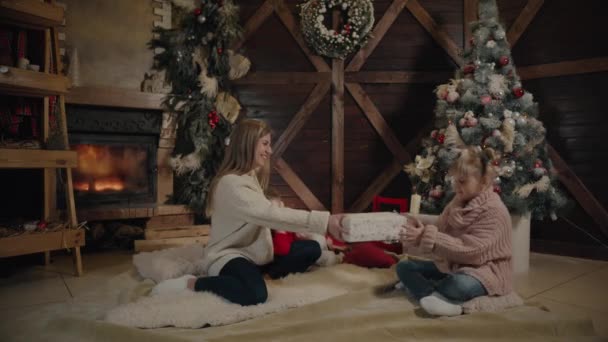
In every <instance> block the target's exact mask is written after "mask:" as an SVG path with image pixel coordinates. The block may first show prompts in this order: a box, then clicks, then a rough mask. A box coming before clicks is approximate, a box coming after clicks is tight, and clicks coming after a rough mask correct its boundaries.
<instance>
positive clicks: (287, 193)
mask: <svg viewBox="0 0 608 342" xmlns="http://www.w3.org/2000/svg"><path fill="white" fill-rule="evenodd" d="M467 1H468V0H463V1H460V0H418V3H419V4H420V6H421V7H422V8H423V9H425V10H426V11H427V12H428V13H429V14H430V16H431V17H432V19H434V21H435V22H436V23H437V24H438V25H439V26H440V27H441V28H442V29H443V30H444V31H445V32H446V33H447V36H448V37H449V38H450V39H451V40H452V41H453V42H454V43H455V44H456V45H457V46H458V47H459V48H463V44H464V43H463V42H464V41H465V38H464V25H463V21H464V16H465V14H464V12H465V5H464V3H465V2H467ZM284 2H285V3H286V4H287V7H288V8H289V10H290V11H291V12H292V14H293V15H294V17H295V18H296V20H297V18H298V15H297V14H298V11H299V10H298V9H297V8H296V5H297V4H298V3H301V2H302V1H300V0H285V1H284ZM238 3H239V5H240V7H241V16H242V22H243V23H246V22H247V21H248V19H249V18H250V17H251V16H252V15H254V13H255V12H256V10H257V9H258V8H259V7H260V6H261V5H262V3H264V1H262V0H247V1H239V2H238ZM391 3H392V1H389V0H376V1H374V6H375V16H376V22H378V20H380V18H381V17H382V16H383V14H384V13H385V11H386V9H387V8H388V7H389V5H390V4H391ZM498 3H499V10H500V13H501V20H502V22H503V24H504V25H505V28H506V29H507V30H508V29H509V28H510V27H511V25H512V24H513V23H514V22H515V21H516V19H517V18H518V17H519V16H520V14H521V12H522V9H523V8H524V6H526V5H527V4H528V3H529V1H528V0H499V1H498ZM538 3H542V6H541V7H540V10H539V11H538V13H537V14H536V16H535V17H534V18H533V20H532V21H531V23H530V24H529V26H528V27H527V29H526V30H524V31H523V34H522V35H521V36H520V37H519V40H518V41H517V44H516V45H515V46H514V48H513V51H512V53H513V58H514V62H515V64H516V66H518V67H520V68H522V67H527V66H535V65H540V64H547V63H557V62H563V61H572V60H580V59H588V58H597V57H608V44H605V43H604V42H605V41H606V37H607V36H608V26H606V25H605V24H604V23H603V21H602V20H601V19H602V18H601V17H602V14H601V13H604V11H602V8H603V7H605V6H603V3H604V1H603V0H588V1H585V2H584V4H576V3H573V2H571V1H567V0H551V1H544V3H543V2H542V1H533V0H532V1H530V5H533V4H538ZM530 5H529V6H530ZM242 49H243V50H244V52H245V54H246V55H247V56H248V57H249V58H250V59H251V61H252V70H251V72H252V73H256V72H314V71H315V68H314V67H313V65H312V64H311V63H310V61H309V60H308V59H307V57H306V56H305V54H304V53H303V52H302V49H301V48H300V47H299V46H298V44H297V43H296V41H295V40H294V39H293V37H292V35H291V34H290V33H289V31H288V30H287V29H286V27H285V25H284V24H283V23H282V22H281V20H280V19H279V17H278V16H277V14H276V13H275V14H272V15H270V17H269V18H268V19H267V20H266V21H265V22H264V23H262V24H261V26H260V28H259V29H258V30H257V31H256V32H255V33H254V34H253V35H252V36H251V37H250V38H249V39H247V40H246V41H245V43H244V44H243V46H242ZM326 62H327V64H328V65H330V66H331V61H330V60H326ZM348 62H349V61H348V60H347V61H346V65H348ZM603 65H604V67H603V70H607V69H608V68H607V67H606V63H604V64H603ZM456 67H457V65H456V63H455V62H454V61H453V60H452V58H451V57H450V56H448V54H446V52H445V50H444V49H443V48H442V47H441V46H439V45H438V44H437V43H436V41H435V40H434V39H433V37H432V36H431V35H430V34H429V33H428V32H427V30H425V28H424V27H423V26H422V25H421V24H420V23H419V21H418V20H417V19H416V18H415V16H414V15H412V14H411V12H410V11H408V9H407V8H406V9H404V10H403V11H402V12H401V13H400V14H399V16H398V17H397V19H396V20H395V23H394V24H393V25H392V27H390V28H389V30H388V32H387V33H386V35H385V36H384V38H383V39H382V40H381V41H380V43H379V45H378V47H377V48H376V49H375V50H374V52H373V53H372V54H371V55H370V56H369V58H368V59H367V61H366V63H365V64H364V65H363V67H362V69H361V70H362V71H391V72H392V71H424V72H429V73H432V75H433V77H430V78H427V79H426V80H422V81H420V82H416V83H402V84H397V83H390V84H389V83H385V84H378V83H375V84H363V83H362V84H361V86H362V88H363V89H364V91H365V92H366V93H367V94H368V96H369V97H370V99H371V100H372V101H373V103H374V104H375V105H376V107H377V108H378V110H379V111H380V113H382V116H383V117H384V119H385V120H386V121H387V123H388V124H389V126H390V127H391V128H393V130H394V131H395V132H396V134H397V137H398V139H399V141H400V142H401V144H402V145H404V146H405V145H407V144H408V142H410V141H411V140H412V139H415V137H416V136H417V135H419V134H420V133H421V132H424V130H427V129H428V127H429V124H430V123H431V122H432V119H433V108H434V95H433V93H432V90H433V89H434V87H435V86H437V85H438V84H440V83H444V82H445V81H447V79H448V78H449V77H450V76H451V74H452V73H453V71H454V70H455V68H456ZM522 70H523V69H522ZM558 74H559V72H558ZM607 76H608V72H607V71H600V72H593V73H584V74H574V75H567V76H561V77H547V78H534V79H530V80H527V81H524V87H526V88H527V89H528V90H529V91H531V92H532V93H533V94H534V96H535V98H536V99H537V101H539V103H540V106H541V119H542V120H543V121H544V122H545V125H546V127H547V129H548V138H549V142H550V143H551V144H552V145H553V146H554V147H555V148H556V150H557V151H558V153H559V154H560V155H561V156H562V158H564V159H565V161H566V162H567V163H568V164H569V165H570V166H571V168H572V169H573V170H574V171H575V172H576V173H577V175H578V176H579V177H580V179H581V180H582V181H583V183H584V184H585V185H586V186H587V187H588V188H590V189H591V191H592V193H593V194H594V195H595V196H596V197H597V199H598V200H599V201H600V203H601V204H602V205H603V207H604V209H605V208H606V205H607V204H608V191H607V190H608V179H607V178H606V176H605V173H606V171H605V169H604V168H605V167H606V164H607V163H608V162H607V158H606V157H608V153H607V152H608V147H606V146H608V144H605V143H604V141H603V133H604V132H606V130H607V129H608V118H607V117H606V115H603V114H605V109H604V108H605V107H603V106H602V99H603V98H605V97H606V94H607V93H608V85H607V84H608V82H607V81H608V77H607ZM314 86H315V85H314V84H240V85H238V86H237V87H236V88H237V92H238V97H239V99H240V101H241V103H242V104H243V107H244V112H245V113H246V115H247V116H248V117H256V118H262V119H265V120H267V122H269V123H270V125H271V126H272V128H273V130H274V132H275V139H276V138H278V137H279V136H280V135H281V133H282V132H283V131H284V130H285V128H286V127H287V125H288V124H289V122H290V120H291V119H292V117H293V116H294V114H295V113H296V112H297V111H298V110H299V109H300V106H301V105H302V104H303V103H304V101H305V100H306V99H307V97H308V96H309V94H310V92H311V90H312V89H313V88H314ZM344 112H345V114H344V145H345V151H344V169H345V172H344V207H345V208H346V209H347V210H348V208H350V207H351V205H352V204H353V203H354V202H355V201H356V199H357V198H358V197H359V196H360V195H361V193H362V192H363V191H365V190H366V189H367V187H368V186H369V185H370V183H371V182H372V181H374V180H375V179H376V178H377V177H378V176H379V174H380V173H381V172H382V171H383V170H384V169H386V168H387V166H388V165H390V164H391V162H392V160H393V155H392V153H391V152H390V151H389V149H388V148H387V147H386V145H385V144H384V143H383V141H382V140H381V139H380V137H379V136H378V134H377V133H376V131H375V130H374V129H373V127H372V126H371V124H370V122H369V121H368V119H367V118H366V117H365V116H364V115H363V112H362V110H361V109H360V107H359V106H358V105H357V103H356V102H355V101H354V100H353V98H352V97H351V96H350V94H349V93H348V92H347V91H346V92H345V99H344ZM331 123H332V109H331V92H328V93H327V94H326V95H325V97H324V98H323V99H322V100H321V103H320V104H319V106H318V107H317V108H316V109H315V110H314V112H313V113H312V115H311V118H310V120H308V121H307V122H306V124H305V125H304V127H303V129H302V130H301V131H300V132H299V133H298V134H297V136H296V137H295V138H294V140H293V141H292V142H291V144H290V145H289V146H288V148H287V150H286V151H285V153H284V155H283V158H284V159H285V161H286V162H287V163H288V164H289V166H290V167H291V168H292V169H293V171H294V172H295V173H296V174H297V175H298V176H299V177H300V178H301V179H302V181H303V182H304V183H305V184H306V185H307V186H308V187H309V188H310V190H311V191H312V193H313V194H314V195H315V196H316V197H317V198H318V199H319V200H320V201H321V203H322V204H323V206H325V208H331V184H332V170H331V136H332V129H331ZM424 133H426V132H424ZM415 151H416V149H414V152H415ZM272 184H273V186H275V188H276V189H277V190H279V192H280V193H281V195H282V196H283V198H284V200H285V201H286V202H287V203H288V204H289V205H291V206H294V207H299V208H304V207H306V206H305V205H304V203H303V202H302V201H301V199H300V197H299V196H298V195H297V194H295V193H294V191H293V190H292V189H291V188H290V187H289V186H288V185H287V184H286V183H285V181H284V180H283V178H282V177H281V176H279V175H278V174H273V177H272ZM409 188H410V185H409V182H408V180H407V177H406V176H405V174H404V173H400V174H399V175H397V177H395V179H394V180H393V181H392V182H390V184H389V185H388V186H387V187H386V188H385V189H384V190H383V192H382V193H383V194H385V195H391V196H396V197H409V194H410V193H409ZM574 202H575V201H574ZM564 217H565V218H566V219H567V220H569V221H570V222H572V223H574V224H576V225H577V226H579V227H580V228H582V229H584V230H586V231H588V232H589V233H590V234H592V235H593V236H595V237H596V238H598V239H599V240H600V241H601V242H602V243H604V244H608V238H607V237H606V235H605V234H604V232H603V231H602V230H601V229H600V228H599V226H598V225H597V224H596V223H595V221H594V220H593V219H591V218H590V217H589V216H588V215H587V214H586V213H585V212H584V211H583V210H582V209H581V208H580V206H578V205H577V204H574V205H573V208H572V210H571V211H570V212H569V213H568V214H566V215H564ZM533 238H534V241H533V246H534V248H535V249H536V250H542V251H550V252H554V253H555V252H557V253H564V254H576V255H587V256H595V257H604V258H606V257H608V253H606V251H608V248H604V247H600V246H601V244H600V243H598V242H596V241H595V240H593V239H592V238H590V237H589V236H588V235H587V234H585V233H583V232H581V231H580V230H579V229H577V228H575V227H573V226H572V224H570V223H567V222H566V221H565V220H564V219H562V218H560V219H559V220H558V221H556V222H534V223H533ZM581 246H583V247H582V248H581Z"/></svg>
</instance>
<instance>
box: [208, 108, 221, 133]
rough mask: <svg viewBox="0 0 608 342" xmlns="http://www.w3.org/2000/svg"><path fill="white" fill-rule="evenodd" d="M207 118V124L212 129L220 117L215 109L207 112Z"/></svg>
mask: <svg viewBox="0 0 608 342" xmlns="http://www.w3.org/2000/svg"><path fill="white" fill-rule="evenodd" d="M207 118H209V126H211V129H214V128H215V126H217V124H218V122H220V117H219V116H218V115H217V112H216V111H215V110H212V111H210V112H209V114H207Z"/></svg>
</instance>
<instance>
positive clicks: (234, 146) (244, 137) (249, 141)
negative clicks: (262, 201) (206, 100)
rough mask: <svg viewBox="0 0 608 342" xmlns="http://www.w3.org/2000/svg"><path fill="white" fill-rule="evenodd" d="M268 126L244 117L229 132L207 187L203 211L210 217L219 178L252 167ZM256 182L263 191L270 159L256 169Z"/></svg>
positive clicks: (267, 132) (268, 175)
mask: <svg viewBox="0 0 608 342" xmlns="http://www.w3.org/2000/svg"><path fill="white" fill-rule="evenodd" d="M270 133H271V131H270V127H269V126H268V125H267V124H266V123H265V122H264V121H261V120H255V119H245V120H242V121H240V122H239V123H238V124H237V125H236V127H235V128H234V130H233V131H232V133H231V134H230V143H229V145H228V147H227V148H226V151H225V154H224V159H223V160H222V163H221V164H220V168H219V169H218V171H217V174H216V175H215V177H214V178H213V181H212V182H211V186H210V187H209V194H208V195H207V207H206V208H205V213H206V214H207V216H208V217H211V214H212V213H213V198H214V195H215V188H216V187H217V183H218V182H219V180H220V179H221V178H222V177H224V176H225V175H228V174H236V175H239V176H240V175H244V174H246V173H248V172H250V171H252V170H253V169H254V163H255V148H256V146H257V144H258V140H260V139H261V138H262V137H263V136H265V135H267V134H270ZM256 176H257V178H258V182H259V183H260V186H261V187H262V190H263V191H266V189H267V188H268V180H269V178H270V161H269V160H268V161H267V162H266V164H265V165H264V167H262V168H259V169H258V170H256Z"/></svg>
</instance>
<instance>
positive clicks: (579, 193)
mask: <svg viewBox="0 0 608 342" xmlns="http://www.w3.org/2000/svg"><path fill="white" fill-rule="evenodd" d="M547 150H548V152H549V157H550V158H551V161H552V162H553V167H554V168H555V170H557V173H558V176H559V180H560V181H561V182H562V184H564V186H565V187H566V188H567V189H568V191H570V193H571V194H572V196H574V198H575V199H576V200H577V201H578V203H579V204H580V206H581V207H582V208H583V210H585V212H587V214H589V216H591V217H592V218H593V220H594V221H595V222H596V223H597V224H598V226H599V227H600V229H601V230H602V232H604V235H605V236H608V212H606V209H604V206H602V204H601V203H600V202H599V201H598V200H597V199H596V198H595V196H593V194H592V193H591V191H589V189H587V187H586V186H585V184H583V182H582V181H581V180H580V178H578V177H577V176H576V174H575V173H574V171H572V169H570V167H569V166H568V164H567V163H566V161H564V160H563V159H562V157H561V156H560V155H559V153H557V151H556V150H555V149H554V148H553V146H551V145H548V144H547Z"/></svg>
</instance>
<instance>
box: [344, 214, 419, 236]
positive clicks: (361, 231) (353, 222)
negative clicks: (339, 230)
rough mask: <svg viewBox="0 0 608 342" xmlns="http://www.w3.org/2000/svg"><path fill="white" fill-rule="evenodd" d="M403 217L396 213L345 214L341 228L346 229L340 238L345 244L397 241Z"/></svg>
mask: <svg viewBox="0 0 608 342" xmlns="http://www.w3.org/2000/svg"><path fill="white" fill-rule="evenodd" d="M406 222H407V219H406V218H405V216H402V215H399V214H397V213H388V212H377V213H363V214H346V215H345V216H344V218H343V219H342V226H343V227H344V228H346V230H347V233H345V234H344V235H343V236H342V238H343V239H344V241H346V242H362V241H398V240H399V232H400V231H401V229H402V227H401V226H402V225H404V224H405V223H406Z"/></svg>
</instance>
